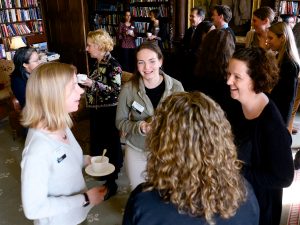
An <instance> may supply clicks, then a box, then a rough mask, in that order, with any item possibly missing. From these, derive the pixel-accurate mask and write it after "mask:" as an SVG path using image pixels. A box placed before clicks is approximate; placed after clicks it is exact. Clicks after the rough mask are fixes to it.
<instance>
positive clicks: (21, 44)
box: [10, 36, 26, 50]
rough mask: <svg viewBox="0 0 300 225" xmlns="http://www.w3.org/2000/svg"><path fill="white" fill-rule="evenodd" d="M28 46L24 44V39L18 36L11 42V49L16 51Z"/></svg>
mask: <svg viewBox="0 0 300 225" xmlns="http://www.w3.org/2000/svg"><path fill="white" fill-rule="evenodd" d="M25 46H26V44H25V43H24V41H23V39H22V37H20V36H16V37H12V39H11V42H10V49H12V50H16V49H18V48H21V47H25Z"/></svg>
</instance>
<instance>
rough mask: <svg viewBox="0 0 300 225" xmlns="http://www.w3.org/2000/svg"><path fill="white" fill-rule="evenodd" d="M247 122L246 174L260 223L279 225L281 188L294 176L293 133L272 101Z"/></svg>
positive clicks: (242, 148) (244, 149)
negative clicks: (258, 212)
mask: <svg viewBox="0 0 300 225" xmlns="http://www.w3.org/2000/svg"><path fill="white" fill-rule="evenodd" d="M248 122H249V135H250V136H249V140H248V142H245V143H244V145H243V146H242V147H241V148H240V157H241V159H242V160H243V161H244V162H245V165H244V168H243V173H244V175H245V177H246V179H247V180H248V181H249V182H250V183H251V184H252V186H253V189H254V192H255V194H256V197H257V200H258V203H259V207H260V224H261V225H279V223H280V215H281V207H282V188H284V187H288V186H289V185H290V184H291V183H292V181H293V178H294V168H293V158H292V152H291V144H292V139H291V135H290V133H289V132H288V130H287V128H286V126H285V124H284V122H283V120H282V118H281V116H280V113H279V111H278V109H277V107H276V106H275V104H274V102H273V101H272V100H270V101H269V103H268V104H267V105H266V106H265V108H264V109H263V111H262V113H261V114H260V115H259V117H257V118H256V119H253V120H249V121H248Z"/></svg>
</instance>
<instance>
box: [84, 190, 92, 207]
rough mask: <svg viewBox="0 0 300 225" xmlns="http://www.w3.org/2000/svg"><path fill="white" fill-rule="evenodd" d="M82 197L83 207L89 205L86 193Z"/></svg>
mask: <svg viewBox="0 0 300 225" xmlns="http://www.w3.org/2000/svg"><path fill="white" fill-rule="evenodd" d="M83 196H84V202H83V205H82V206H83V207H86V206H88V205H89V204H90V200H89V196H88V195H87V193H85V192H84V193H83Z"/></svg>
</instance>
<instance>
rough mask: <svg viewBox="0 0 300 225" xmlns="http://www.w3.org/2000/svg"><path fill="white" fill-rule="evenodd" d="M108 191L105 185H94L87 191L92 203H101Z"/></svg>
mask: <svg viewBox="0 0 300 225" xmlns="http://www.w3.org/2000/svg"><path fill="white" fill-rule="evenodd" d="M106 193H107V188H106V187H105V186H100V187H93V188H91V189H89V190H88V191H87V192H86V194H87V195H88V197H89V200H90V204H92V205H98V204H100V203H101V202H102V201H103V200H104V196H105V195H106Z"/></svg>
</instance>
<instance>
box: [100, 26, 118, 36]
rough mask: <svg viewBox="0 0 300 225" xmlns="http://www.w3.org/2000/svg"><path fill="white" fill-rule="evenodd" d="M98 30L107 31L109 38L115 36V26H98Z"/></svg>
mask: <svg viewBox="0 0 300 225" xmlns="http://www.w3.org/2000/svg"><path fill="white" fill-rule="evenodd" d="M99 28H100V29H103V30H105V31H107V32H108V33H109V34H110V35H111V36H115V35H116V28H115V26H112V25H104V24H100V26H99Z"/></svg>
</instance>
